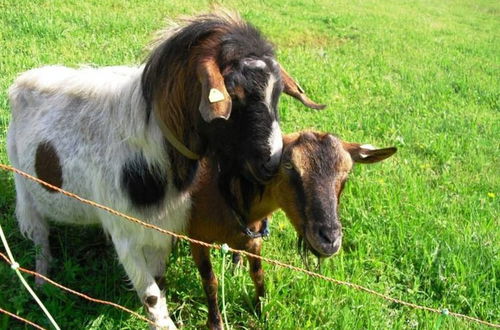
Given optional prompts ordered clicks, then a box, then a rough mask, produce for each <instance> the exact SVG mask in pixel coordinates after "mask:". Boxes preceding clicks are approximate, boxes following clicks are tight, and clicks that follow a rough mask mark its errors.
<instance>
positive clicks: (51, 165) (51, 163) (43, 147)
mask: <svg viewBox="0 0 500 330" xmlns="http://www.w3.org/2000/svg"><path fill="white" fill-rule="evenodd" d="M35 172H36V175H37V176H38V178H39V179H41V180H43V181H46V182H48V183H50V184H51V185H53V186H56V187H59V188H61V187H62V184H63V177H62V168H61V162H60V160H59V156H58V155H57V151H56V149H55V148H54V146H53V145H52V143H50V142H49V141H45V142H41V143H40V144H39V145H38V147H37V148H36V155H35ZM42 187H44V188H45V189H46V190H47V191H49V192H57V191H56V190H53V189H50V188H48V187H46V186H43V185H42Z"/></svg>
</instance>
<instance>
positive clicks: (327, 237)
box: [318, 228, 335, 244]
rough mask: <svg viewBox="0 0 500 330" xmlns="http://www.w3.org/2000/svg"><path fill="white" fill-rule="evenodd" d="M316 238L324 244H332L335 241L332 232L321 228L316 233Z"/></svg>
mask: <svg viewBox="0 0 500 330" xmlns="http://www.w3.org/2000/svg"><path fill="white" fill-rule="evenodd" d="M318 236H319V238H320V239H321V241H322V243H324V244H332V243H333V242H334V241H335V235H334V231H333V230H329V229H326V228H322V229H320V230H319V232H318Z"/></svg>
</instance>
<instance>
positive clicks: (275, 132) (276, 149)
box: [269, 121, 283, 158]
mask: <svg viewBox="0 0 500 330" xmlns="http://www.w3.org/2000/svg"><path fill="white" fill-rule="evenodd" d="M269 146H270V148H271V158H274V157H281V152H282V150H283V135H282V133H281V128H280V125H279V123H278V122H277V121H274V122H273V125H272V132H271V136H270V137H269Z"/></svg>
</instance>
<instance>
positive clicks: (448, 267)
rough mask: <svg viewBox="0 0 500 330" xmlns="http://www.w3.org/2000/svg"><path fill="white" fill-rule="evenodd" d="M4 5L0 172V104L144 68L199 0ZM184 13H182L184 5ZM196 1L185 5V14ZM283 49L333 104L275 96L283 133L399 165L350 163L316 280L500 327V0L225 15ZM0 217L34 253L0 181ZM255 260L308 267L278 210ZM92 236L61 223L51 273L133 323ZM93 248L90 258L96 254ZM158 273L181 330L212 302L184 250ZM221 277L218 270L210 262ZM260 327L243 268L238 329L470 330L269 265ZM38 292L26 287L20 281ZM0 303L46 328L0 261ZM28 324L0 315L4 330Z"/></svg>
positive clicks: (117, 274) (232, 314) (390, 0)
mask: <svg viewBox="0 0 500 330" xmlns="http://www.w3.org/2000/svg"><path fill="white" fill-rule="evenodd" d="M176 2H178V3H179V4H172V3H171V2H168V1H160V0H153V1H144V0H134V1H126V2H125V1H118V0H99V1H98V0H92V1H75V0H68V1H64V2H62V1H61V2H59V1H39V0H29V1H27V0H0V162H2V163H8V159H7V155H6V151H5V135H6V131H7V126H8V123H9V119H10V113H9V106H8V102H7V96H6V91H7V88H8V86H9V85H10V84H11V83H12V81H13V79H14V78H15V77H16V75H17V74H18V73H20V72H22V71H25V70H27V69H30V68H33V67H38V66H42V65H46V64H64V65H69V66H78V65H80V64H92V65H118V64H138V63H140V62H141V61H142V60H143V59H144V55H145V53H144V51H143V48H144V46H145V45H146V44H147V42H148V40H150V38H151V36H152V33H153V32H154V31H155V30H157V29H159V28H161V27H162V25H163V24H164V19H165V18H166V17H173V16H177V15H179V14H189V13H196V12H199V11H200V10H206V9H207V8H208V7H209V3H208V2H206V1H189V2H188V1H184V2H181V1H176ZM181 3H183V4H181ZM186 3H189V4H186ZM222 3H223V4H224V5H225V6H227V7H231V8H236V9H238V10H239V11H240V12H241V14H242V15H243V16H244V17H245V18H246V19H248V20H249V21H251V22H253V23H254V24H255V25H256V26H258V27H259V28H261V30H262V31H263V32H264V33H265V34H266V35H267V36H268V37H269V38H270V39H271V40H272V41H273V42H274V43H275V44H276V46H277V48H278V57H279V60H280V62H281V63H282V64H283V65H284V66H285V67H286V68H287V70H288V71H289V72H291V73H292V74H293V75H294V76H295V77H296V78H297V79H298V80H299V81H300V83H301V85H302V86H303V87H304V88H305V89H306V90H307V91H308V94H309V95H310V96H311V97H312V98H314V99H315V100H318V101H320V102H324V103H326V104H327V105H328V108H327V110H325V111H323V112H314V111H310V110H305V109H304V108H303V107H302V106H301V105H300V104H298V103H297V102H295V101H293V100H291V99H290V98H288V97H286V96H284V97H282V100H281V103H280V104H281V105H280V112H281V117H282V127H283V129H284V130H285V131H286V132H293V131H296V130H300V129H304V128H314V129H317V130H321V131H329V132H333V133H337V134H339V135H340V136H342V137H343V138H344V139H346V140H350V141H356V142H363V143H372V144H374V145H378V146H391V145H395V146H397V147H398V148H399V151H398V153H397V154H396V155H395V157H393V158H391V159H390V160H387V161H386V162H383V163H380V164H378V165H373V166H361V165H359V166H358V167H356V168H355V169H354V171H353V173H352V176H351V180H350V181H349V183H348V185H347V187H346V189H345V192H344V195H343V200H342V205H341V217H342V223H343V226H344V242H345V243H344V246H343V250H342V252H341V253H340V254H339V255H338V256H336V257H334V258H331V259H329V260H326V261H325V262H324V264H323V267H322V273H323V274H325V275H328V276H332V277H334V278H337V279H341V280H346V281H351V282H354V283H358V284H362V285H364V286H367V287H370V288H372V289H375V290H377V291H379V292H382V293H385V294H389V295H391V296H393V297H397V298H401V299H404V300H407V301H410V302H414V303H417V304H421V305H426V306H429V307H435V308H448V309H450V310H452V311H455V312H460V313H465V314H468V315H471V316H475V317H479V318H482V319H485V320H489V321H492V322H496V323H499V322H500V310H499V307H498V306H500V299H499V298H500V294H499V278H498V276H499V269H500V260H499V247H500V241H499V236H500V229H499V205H500V203H499V198H500V175H499V170H500V163H499V155H500V154H499V141H500V120H499V119H500V118H499V117H500V116H499V110H500V109H499V100H500V82H499V78H500V38H499V37H500V2H498V1H495V0H474V1H465V0H456V1H450V0H443V1H430V0H428V1H426V0H422V1H417V0H410V1H397V0H383V1H376V0H362V1H359V0H354V1H352V0H349V1H347V0H339V1H329V0H317V1H305V0H303V1H288V0H282V1H278V0H272V1H266V2H264V1H222ZM0 181H1V182H0V221H1V224H2V226H3V227H4V230H6V232H7V235H8V238H9V241H10V243H11V245H12V248H13V253H14V255H15V256H16V257H17V259H18V261H19V263H20V264H21V265H23V266H25V267H27V268H31V269H32V268H34V254H35V249H34V247H33V246H32V244H31V242H30V241H28V240H26V239H24V238H23V237H22V236H21V235H20V233H19V231H18V229H17V226H16V223H15V219H14V216H13V212H14V186H13V180H12V175H11V174H7V173H4V172H2V173H0ZM271 229H272V235H271V238H270V239H269V241H268V242H266V243H265V246H264V252H263V254H264V255H265V256H268V257H272V258H276V259H279V260H282V261H286V262H289V263H292V264H294V265H301V261H300V258H299V256H298V255H297V253H296V252H295V251H296V249H295V244H296V242H295V240H296V237H295V233H294V231H293V229H292V227H291V225H289V224H288V221H287V219H286V218H285V217H284V215H283V214H281V213H278V214H276V215H275V216H274V219H273V221H272V226H271ZM103 241H104V238H103V234H101V232H100V230H99V229H98V228H86V229H82V228H68V227H55V228H54V231H53V233H52V238H51V242H52V248H53V253H54V255H55V256H56V260H55V262H54V265H53V268H52V273H51V277H52V278H53V279H54V280H56V281H58V282H60V283H62V284H65V285H67V286H69V287H71V288H74V289H77V290H79V291H82V292H85V293H87V294H89V295H91V296H93V297H96V298H102V299H107V300H111V301H114V302H117V303H120V304H122V305H125V306H127V307H129V308H131V309H133V310H136V311H139V312H142V307H141V306H140V303H139V301H138V299H137V297H136V295H135V292H133V291H130V290H128V289H129V287H128V284H127V282H126V280H125V274H124V271H123V269H122V268H121V266H120V265H119V263H118V261H117V259H116V256H115V253H114V251H113V249H112V247H111V246H110V245H107V246H103V245H102V244H101V243H102V242H103ZM96 246H97V247H96ZM171 261H172V264H171V267H169V269H168V274H167V278H168V284H169V290H168V296H169V298H168V301H169V309H170V311H171V312H172V314H173V318H174V319H175V321H176V322H177V323H178V324H183V325H184V326H185V328H186V329H194V328H199V327H202V326H203V325H204V323H205V320H206V305H205V297H204V293H203V290H202V288H201V285H200V282H199V277H198V274H197V271H196V269H195V267H194V264H193V262H192V261H191V258H190V256H189V253H188V248H187V246H186V245H181V247H180V249H179V251H178V252H177V253H176V254H175V255H174V256H172V260H171ZM214 263H215V265H216V269H217V272H218V273H219V274H220V270H221V264H222V259H221V257H220V256H219V254H216V253H214ZM264 268H265V271H266V283H267V293H268V295H267V298H266V301H265V306H264V314H263V316H262V317H261V318H259V317H257V316H256V315H255V313H254V312H253V310H252V308H251V304H250V302H251V298H252V297H253V287H252V284H251V280H250V278H249V276H247V274H246V272H245V271H242V270H238V271H235V272H233V271H231V270H230V267H229V266H228V269H227V271H226V277H225V287H226V288H225V291H226V297H225V299H226V304H227V307H226V308H227V315H228V319H229V325H230V327H232V328H266V329H295V328H303V329H365V328H368V329H385V328H398V329H406V328H418V329H438V328H443V329H456V328H462V329H465V328H478V327H479V326H477V325H474V324H472V323H468V322H464V321H460V320H456V319H454V318H452V317H449V316H448V317H446V316H439V315H434V314H429V313H426V312H421V311H415V310H411V309H408V308H404V307H401V306H398V305H396V304H389V303H387V302H385V301H383V300H381V299H379V298H376V297H374V296H370V295H367V294H365V293H361V292H357V291H354V290H352V289H348V288H345V287H340V286H335V285H333V284H329V283H326V282H322V281H320V280H316V279H312V278H309V277H306V276H305V275H303V274H299V273H295V272H291V271H288V270H283V269H280V268H277V267H274V266H270V265H267V264H265V265H264ZM29 280H30V281H31V283H32V282H33V280H32V278H30V279H29ZM40 296H41V297H42V300H43V301H44V302H45V303H46V305H47V307H48V308H49V310H50V311H51V312H52V313H53V315H54V317H55V318H56V319H57V320H58V322H59V324H60V325H61V326H63V328H65V329H69V328H73V329H143V328H145V327H146V325H145V324H144V323H143V322H142V321H139V320H137V319H135V318H134V317H133V316H129V315H128V314H125V313H122V312H119V311H117V310H115V309H113V308H111V307H103V306H101V305H96V304H92V303H89V302H87V301H84V300H82V299H80V298H78V297H75V296H72V295H68V294H66V293H62V292H61V291H59V290H58V289H55V288H52V287H46V288H44V289H43V290H41V292H40ZM0 307H1V308H4V309H7V310H9V311H12V312H15V313H17V314H19V315H22V316H24V317H27V318H28V319H30V320H33V321H35V322H37V323H39V324H41V325H43V326H46V327H49V324H48V321H47V320H46V318H45V317H44V316H43V314H42V312H41V311H40V310H39V309H38V307H37V306H36V305H35V304H34V303H33V302H32V300H31V298H30V297H29V296H28V294H27V293H26V292H25V291H24V290H23V289H22V288H21V284H20V283H19V281H18V280H17V279H16V277H15V276H14V274H13V272H12V271H11V270H10V268H9V267H7V266H6V265H5V264H1V263H0ZM19 328H24V325H22V324H21V323H18V322H17V321H14V320H13V319H11V318H9V317H7V316H4V315H0V329H19Z"/></svg>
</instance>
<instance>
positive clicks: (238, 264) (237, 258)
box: [232, 252, 243, 267]
mask: <svg viewBox="0 0 500 330" xmlns="http://www.w3.org/2000/svg"><path fill="white" fill-rule="evenodd" d="M232 261H233V265H234V266H235V267H241V266H243V259H242V258H241V254H239V253H238V252H233V257H232Z"/></svg>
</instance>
